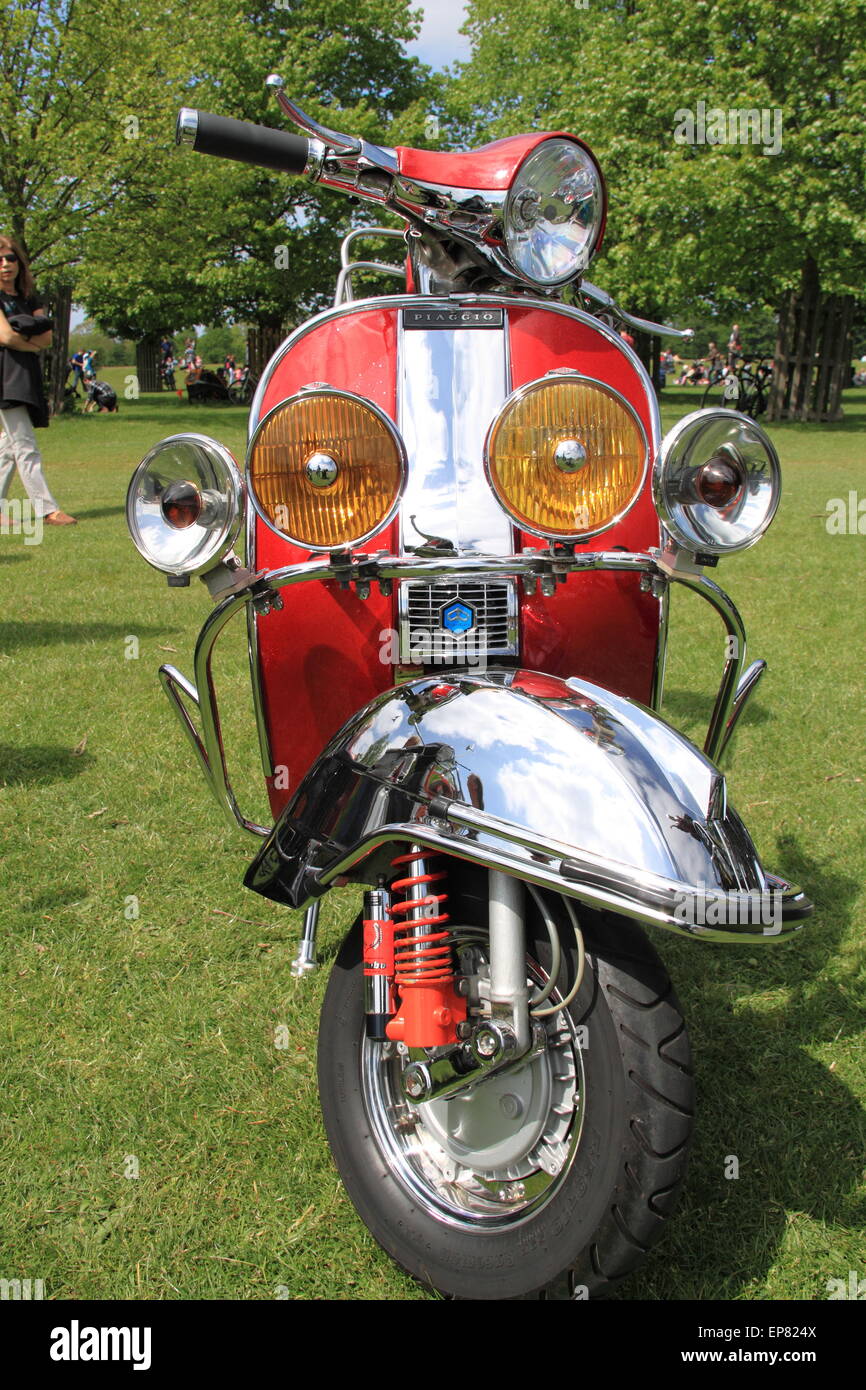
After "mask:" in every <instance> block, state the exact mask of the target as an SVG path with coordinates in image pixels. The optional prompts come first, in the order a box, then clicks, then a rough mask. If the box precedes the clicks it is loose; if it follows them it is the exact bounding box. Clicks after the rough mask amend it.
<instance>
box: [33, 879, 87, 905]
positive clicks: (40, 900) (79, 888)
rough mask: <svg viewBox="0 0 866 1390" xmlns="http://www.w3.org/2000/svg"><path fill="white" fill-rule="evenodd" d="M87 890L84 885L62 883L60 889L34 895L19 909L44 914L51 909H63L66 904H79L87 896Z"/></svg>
mask: <svg viewBox="0 0 866 1390" xmlns="http://www.w3.org/2000/svg"><path fill="white" fill-rule="evenodd" d="M88 892H89V889H88V887H87V885H86V884H85V883H79V884H77V885H76V884H71V883H64V884H63V886H62V887H61V886H60V885H58V886H57V887H56V888H53V889H50V890H45V891H43V892H41V893H36V894H35V895H34V896H32V897H30V898H28V899H27V901H26V902H25V903H23V905H22V907H21V911H22V912H45V911H47V910H48V909H49V908H52V907H65V906H66V905H67V904H68V903H80V902H82V901H83V900H84V899H85V898H86V897H87V895H88Z"/></svg>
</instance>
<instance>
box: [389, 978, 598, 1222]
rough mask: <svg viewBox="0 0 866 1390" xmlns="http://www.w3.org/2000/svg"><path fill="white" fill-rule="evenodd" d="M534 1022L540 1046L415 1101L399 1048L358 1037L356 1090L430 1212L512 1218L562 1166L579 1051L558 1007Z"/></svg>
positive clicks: (522, 1213) (571, 1140)
mask: <svg viewBox="0 0 866 1390" xmlns="http://www.w3.org/2000/svg"><path fill="white" fill-rule="evenodd" d="M530 979H531V981H532V984H533V985H537V984H538V983H539V982H541V981H542V980H543V976H542V974H541V972H540V971H538V970H537V969H536V968H533V969H532V970H531V971H530ZM553 998H554V1000H555V999H556V995H555V994H554V996H553ZM543 1021H544V1024H545V1031H546V1033H547V1047H546V1048H545V1050H544V1051H543V1052H539V1053H536V1054H535V1055H534V1056H531V1057H529V1058H527V1061H526V1064H525V1065H524V1066H523V1067H520V1066H516V1067H509V1069H508V1070H507V1071H505V1072H502V1073H501V1074H497V1073H494V1074H493V1075H491V1076H489V1077H487V1078H485V1079H483V1080H481V1081H479V1082H478V1083H477V1085H475V1086H473V1087H472V1089H471V1090H470V1091H467V1092H461V1093H458V1094H457V1095H453V1096H449V1097H445V1098H441V1099H439V1100H431V1101H425V1102H422V1103H419V1104H417V1105H415V1104H413V1103H412V1101H411V1100H408V1101H407V1099H406V1097H405V1096H404V1094H403V1088H402V1080H401V1078H402V1074H403V1072H404V1070H405V1068H406V1067H407V1066H408V1065H409V1064H410V1060H409V1058H408V1056H407V1055H399V1056H391V1057H384V1056H383V1055H382V1052H381V1049H380V1047H379V1045H378V1044H377V1043H372V1042H366V1041H365V1043H364V1052H363V1073H364V1079H365V1094H366V1097H367V1105H368V1110H369V1113H370V1119H371V1122H372V1123H373V1126H374V1128H375V1129H376V1132H377V1135H378V1138H379V1142H380V1145H381V1147H382V1149H383V1151H384V1153H385V1154H386V1156H387V1158H388V1161H389V1163H390V1165H391V1167H392V1171H394V1172H395V1174H396V1175H397V1176H398V1177H399V1178H400V1180H401V1181H402V1182H403V1184H404V1185H405V1186H406V1187H408V1188H409V1189H410V1190H411V1191H412V1193H413V1196H414V1197H415V1198H416V1200H418V1201H419V1202H420V1203H421V1204H422V1205H423V1206H425V1207H426V1208H427V1209H428V1210H429V1211H431V1212H432V1213H433V1214H434V1215H435V1216H436V1217H437V1218H438V1219H439V1220H445V1221H449V1222H450V1223H452V1224H455V1225H457V1224H460V1225H465V1223H466V1221H467V1219H469V1220H470V1221H472V1222H474V1223H479V1224H483V1225H484V1226H485V1227H486V1228H488V1229H490V1228H493V1229H495V1228H496V1227H498V1226H503V1225H508V1224H513V1223H514V1222H515V1221H519V1220H522V1219H525V1218H526V1217H528V1216H529V1215H530V1214H531V1213H532V1212H534V1211H536V1210H537V1209H538V1208H539V1207H540V1206H542V1205H544V1204H545V1203H546V1202H547V1201H548V1200H549V1199H550V1198H551V1197H552V1196H553V1194H554V1192H555V1191H556V1190H557V1188H558V1187H559V1185H560V1184H561V1182H562V1181H563V1180H564V1178H565V1176H566V1174H567V1173H568V1171H569V1169H570V1167H571V1163H572V1161H573V1159H574V1155H575V1153H576V1151H577V1145H578V1142H579V1139H580V1129H581V1121H582V1097H583V1090H584V1084H583V1067H582V1058H581V1052H580V1047H579V1045H578V1042H577V1035H576V1030H575V1026H574V1024H573V1022H572V1020H571V1017H570V1015H569V1014H568V1013H566V1012H562V1013H556V1014H553V1015H552V1016H551V1017H550V1018H546V1019H544V1020H543Z"/></svg>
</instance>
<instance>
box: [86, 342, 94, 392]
mask: <svg viewBox="0 0 866 1390" xmlns="http://www.w3.org/2000/svg"><path fill="white" fill-rule="evenodd" d="M95 380H96V353H95V352H94V351H93V350H92V349H91V348H88V349H87V351H86V352H85V354H84V385H85V388H87V387H88V386H90V385H91V383H92V382H94V381H95Z"/></svg>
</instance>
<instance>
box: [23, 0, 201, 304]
mask: <svg viewBox="0 0 866 1390" xmlns="http://www.w3.org/2000/svg"><path fill="white" fill-rule="evenodd" d="M177 17H178V16H177V7H176V6H171V5H169V6H167V5H165V4H164V3H161V0H124V4H123V5H122V6H119V5H117V4H115V3H112V2H111V0H86V3H84V2H83V0H29V2H27V0H3V3H2V4H0V132H2V135H0V140H2V158H0V198H2V202H3V204H4V207H5V209H6V217H5V219H4V220H5V221H6V223H7V225H8V227H9V229H10V230H11V232H12V234H13V235H14V236H16V237H18V238H20V239H21V240H22V241H23V243H24V244H25V246H26V248H27V250H28V252H29V254H30V257H31V259H32V262H33V264H34V269H35V271H36V273H37V275H38V276H39V277H40V278H42V279H44V280H48V281H51V280H56V279H60V280H64V281H66V282H67V283H68V282H70V281H74V280H75V279H77V269H78V267H79V266H80V264H81V262H82V261H83V260H84V259H85V257H86V256H87V255H88V251H89V239H90V238H91V237H92V236H93V235H94V234H95V233H96V232H97V231H99V230H101V229H102V227H103V226H104V225H105V224H106V222H108V221H111V220H112V219H115V218H116V217H117V215H118V210H119V209H120V210H122V208H123V206H124V203H125V200H126V199H127V198H128V197H130V196H132V195H133V194H136V196H143V195H142V194H141V192H140V190H142V189H143V188H144V187H145V186H150V187H153V186H154V184H155V173H156V170H155V168H154V164H153V161H152V158H151V145H150V143H149V141H148V139H147V132H148V126H149V125H150V124H151V123H152V124H153V125H156V124H157V123H158V121H159V118H160V112H161V110H162V109H163V108H164V107H165V105H166V103H170V102H171V100H172V90H173V89H174V90H177V88H178V83H179V82H180V76H181V73H182V71H183V69H184V67H185V60H184V57H183V53H184V48H185V41H184V40H183V38H182V37H181V38H180V39H179V38H178V34H177V27H176V20H177Z"/></svg>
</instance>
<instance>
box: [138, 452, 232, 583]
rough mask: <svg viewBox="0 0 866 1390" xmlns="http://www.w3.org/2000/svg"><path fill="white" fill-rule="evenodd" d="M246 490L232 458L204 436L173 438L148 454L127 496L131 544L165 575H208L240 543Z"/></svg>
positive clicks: (140, 465) (139, 466)
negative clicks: (239, 535)
mask: <svg viewBox="0 0 866 1390" xmlns="http://www.w3.org/2000/svg"><path fill="white" fill-rule="evenodd" d="M244 497H245V488H244V481H243V478H242V476H241V472H240V469H239V468H238V465H237V463H236V462H235V459H234V457H233V456H232V454H231V453H230V452H229V450H228V449H226V448H224V447H223V445H222V444H217V443H216V441H215V440H213V439H208V437H207V435H204V434H173V435H171V436H170V438H168V439H163V440H161V442H160V443H159V444H157V445H155V447H154V448H153V449H151V451H150V453H149V454H146V455H145V457H144V458H143V459H142V461H141V463H140V464H139V465H138V467H137V468H136V470H135V472H134V473H133V475H132V478H131V480H130V484H129V491H128V492H127V495H126V523H127V526H128V527H129V533H130V535H131V536H132V540H133V543H134V545H135V547H136V549H137V550H138V552H139V554H140V555H143V556H144V558H145V560H147V562H148V564H149V565H153V567H154V569H158V570H162V572H163V573H164V574H177V575H181V574H204V573H205V572H206V571H208V570H211V569H213V568H214V566H215V565H217V564H219V562H220V560H221V559H222V558H223V556H224V555H226V554H227V553H228V552H229V551H230V550H231V548H232V546H233V545H234V543H235V541H236V540H237V536H238V532H239V530H240V526H241V521H242V519H243V509H244Z"/></svg>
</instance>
